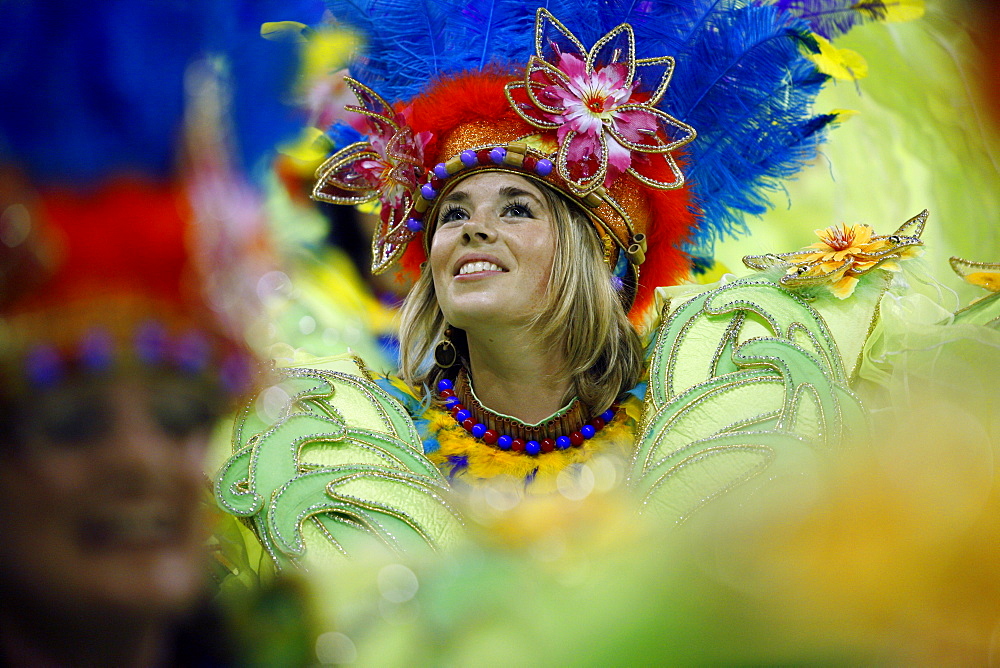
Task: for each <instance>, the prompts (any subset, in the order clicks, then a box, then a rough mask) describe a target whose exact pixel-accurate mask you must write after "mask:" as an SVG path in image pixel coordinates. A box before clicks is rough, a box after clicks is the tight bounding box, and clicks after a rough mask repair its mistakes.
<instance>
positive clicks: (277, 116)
mask: <svg viewBox="0 0 1000 668" xmlns="http://www.w3.org/2000/svg"><path fill="white" fill-rule="evenodd" d="M274 6H277V4H276V2H275V0H268V1H266V2H264V1H261V0H258V1H256V2H250V1H249V0H244V1H241V2H238V3H234V2H229V1H224V0H203V1H200V2H195V1H193V0H191V1H180V0H149V1H146V2H133V1H132V0H108V1H107V2H99V3H84V4H81V3H79V2H76V1H75V0H50V1H47V2H44V3H43V2H5V3H0V23H2V25H3V26H4V30H5V32H4V39H3V41H2V42H0V99H2V100H4V102H3V104H0V159H4V160H12V161H14V162H16V163H18V164H20V165H21V166H22V167H23V168H24V169H26V170H27V171H28V173H29V175H31V176H32V177H33V178H34V179H35V180H36V181H39V182H53V181H59V182H69V183H87V182H92V181H95V180H98V179H101V178H104V177H105V176H107V175H109V174H112V173H115V172H120V171H126V170H127V171H138V172H142V173H144V174H147V175H149V176H152V177H167V176H169V175H170V174H171V173H172V172H173V170H174V168H175V167H176V158H175V153H176V149H177V148H178V145H177V140H178V134H179V131H180V129H181V125H182V122H183V117H184V108H185V104H186V97H187V91H186V90H185V83H184V82H185V75H186V72H187V70H188V67H189V65H190V64H191V63H192V62H193V61H195V60H198V59H201V58H205V57H206V56H208V55H212V56H216V55H222V56H228V60H227V62H228V64H229V66H230V71H231V81H230V83H231V87H232V93H233V103H234V106H233V109H232V111H233V116H234V119H235V125H236V127H235V129H236V131H237V136H239V137H240V139H241V143H242V149H243V160H244V164H248V165H249V164H251V163H253V162H255V161H256V160H257V158H258V157H259V156H260V154H261V153H262V152H264V151H266V150H270V149H271V148H273V146H274V142H275V141H277V140H278V139H280V138H281V136H282V134H283V133H284V132H288V133H294V131H295V129H296V128H295V126H296V123H295V121H296V119H295V118H294V117H293V116H292V115H291V112H290V110H289V109H288V108H287V107H285V106H284V105H283V104H282V96H281V94H280V93H281V91H282V90H283V89H284V86H285V84H286V82H287V80H288V76H289V75H290V74H291V73H292V72H293V71H294V64H295V58H296V54H295V52H294V50H293V48H292V47H290V46H289V45H276V44H275V43H272V42H266V41H264V40H262V39H261V38H260V36H259V30H260V24H261V22H262V21H263V20H266V18H268V17H269V15H270V14H271V12H272V9H273V8H274Z"/></svg>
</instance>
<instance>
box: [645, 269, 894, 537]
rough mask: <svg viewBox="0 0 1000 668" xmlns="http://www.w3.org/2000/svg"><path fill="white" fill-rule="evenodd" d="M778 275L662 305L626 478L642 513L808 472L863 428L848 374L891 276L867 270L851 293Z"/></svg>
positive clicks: (667, 510)
mask: <svg viewBox="0 0 1000 668" xmlns="http://www.w3.org/2000/svg"><path fill="white" fill-rule="evenodd" d="M783 273H784V270H783V269H778V268H775V269H770V270H768V271H765V272H763V273H761V274H758V275H755V276H750V277H747V278H743V279H739V280H736V281H733V282H731V283H728V284H725V285H722V286H721V287H718V288H716V289H714V290H711V291H708V292H705V293H702V294H700V295H698V296H696V297H694V298H691V299H688V300H687V301H684V302H683V303H682V304H680V306H676V308H674V309H673V311H672V313H669V315H668V312H669V311H670V306H671V305H668V306H667V307H666V308H665V310H664V323H663V325H662V326H661V327H660V328H659V330H658V331H657V334H656V338H655V340H654V342H653V354H652V358H651V362H650V367H649V389H648V393H647V397H646V405H645V408H644V413H643V420H642V424H641V425H640V429H639V436H638V439H637V447H636V451H635V455H634V457H633V460H632V463H631V469H630V474H629V482H630V485H631V487H632V488H633V489H634V491H636V492H637V493H638V495H639V497H640V499H641V504H642V506H641V507H642V511H643V512H647V513H655V514H657V515H658V516H661V517H662V518H664V519H665V520H667V521H674V522H683V521H684V520H686V519H687V518H688V517H689V516H690V515H691V514H692V513H693V512H695V511H696V510H698V509H699V508H700V507H702V506H703V505H705V504H706V503H708V502H709V501H710V500H711V499H713V498H715V497H717V496H720V495H722V494H724V493H725V492H726V491H728V490H729V489H732V488H733V487H735V486H737V485H740V484H743V483H745V482H747V481H749V480H751V479H753V478H756V477H758V476H763V475H766V476H767V477H771V476H773V475H778V474H779V473H780V472H781V471H792V472H799V471H808V470H812V469H814V468H815V466H816V462H815V461H813V460H815V458H816V457H817V456H819V455H820V453H822V452H823V451H824V450H828V449H830V448H831V446H833V445H834V444H837V443H842V442H850V441H851V440H852V438H853V437H854V436H856V435H857V434H854V432H855V431H857V430H866V429H867V420H866V417H865V413H864V411H863V410H862V408H861V405H860V403H859V402H858V400H857V398H856V397H855V395H854V394H853V393H852V392H851V390H850V388H849V386H848V381H849V379H850V377H851V376H852V375H853V374H854V371H855V367H856V360H858V359H859V355H860V353H861V348H862V346H863V344H864V341H865V338H866V337H867V334H868V332H869V330H870V328H871V327H872V324H873V322H874V317H875V316H874V314H875V313H876V309H877V306H878V303H879V300H880V298H881V296H882V294H883V292H884V290H885V288H886V287H887V285H888V281H887V280H886V272H883V271H878V272H872V273H871V274H868V275H866V276H864V277H862V282H861V283H860V284H859V285H858V289H857V290H856V291H855V294H854V295H852V296H851V297H850V298H849V299H846V300H840V299H836V298H835V297H833V296H832V295H830V294H828V293H826V292H824V291H818V290H813V291H812V294H809V291H804V293H803V294H798V293H796V292H793V291H790V290H788V289H786V288H784V287H783V286H781V285H780V284H779V280H780V278H781V277H782V275H783ZM821 313H822V315H821ZM845 362H847V363H846V364H845Z"/></svg>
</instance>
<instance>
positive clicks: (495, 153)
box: [490, 146, 507, 165]
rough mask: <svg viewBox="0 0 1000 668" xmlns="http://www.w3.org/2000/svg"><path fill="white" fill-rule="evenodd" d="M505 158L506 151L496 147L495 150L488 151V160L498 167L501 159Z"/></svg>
mask: <svg viewBox="0 0 1000 668" xmlns="http://www.w3.org/2000/svg"><path fill="white" fill-rule="evenodd" d="M506 157H507V149H505V148H503V147H501V146H497V147H496V148H495V149H493V150H492V151H490V160H492V161H493V162H495V163H497V164H498V165H499V164H500V163H502V162H503V159H504V158H506Z"/></svg>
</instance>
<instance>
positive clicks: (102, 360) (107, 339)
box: [80, 329, 115, 371]
mask: <svg viewBox="0 0 1000 668" xmlns="http://www.w3.org/2000/svg"><path fill="white" fill-rule="evenodd" d="M114 348H115V342H114V340H113V339H112V338H111V335H110V334H108V332H106V331H105V330H103V329H92V330H91V331H90V332H88V333H87V336H86V337H84V339H83V341H82V342H81V344H80V362H81V363H82V364H83V366H84V367H85V368H87V369H89V370H91V371H103V370H105V369H107V368H109V367H110V366H111V363H112V362H113V361H114Z"/></svg>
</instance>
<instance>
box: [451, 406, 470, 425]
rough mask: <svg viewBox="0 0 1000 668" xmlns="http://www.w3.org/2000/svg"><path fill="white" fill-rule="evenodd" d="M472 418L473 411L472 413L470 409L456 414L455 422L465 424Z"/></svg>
mask: <svg viewBox="0 0 1000 668" xmlns="http://www.w3.org/2000/svg"><path fill="white" fill-rule="evenodd" d="M471 417H472V411H470V410H469V409H468V408H466V409H465V410H462V411H458V412H457V413H455V421H456V422H458V423H459V424H461V423H463V422H465V421H466V420H468V419H469V418H471Z"/></svg>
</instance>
